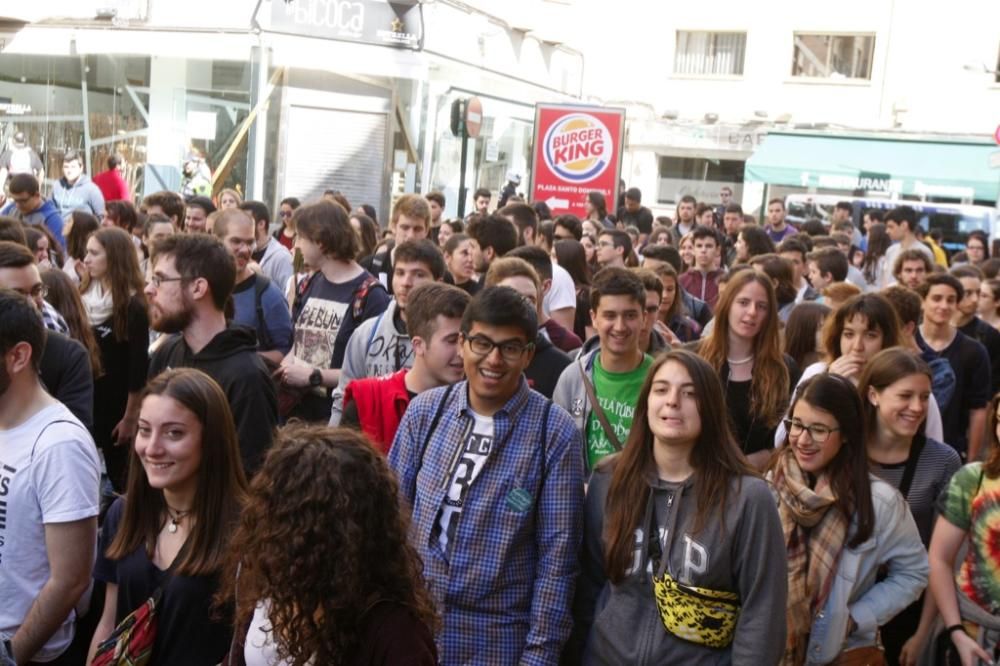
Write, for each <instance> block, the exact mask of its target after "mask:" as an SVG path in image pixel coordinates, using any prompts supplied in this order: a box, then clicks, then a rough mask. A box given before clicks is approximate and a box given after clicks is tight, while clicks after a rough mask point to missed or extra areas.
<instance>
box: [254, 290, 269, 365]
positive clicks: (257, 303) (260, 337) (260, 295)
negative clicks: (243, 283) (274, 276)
mask: <svg viewBox="0 0 1000 666" xmlns="http://www.w3.org/2000/svg"><path fill="white" fill-rule="evenodd" d="M270 284H271V280H270V278H268V277H267V276H266V275H257V276H256V277H255V278H254V282H253V298H254V308H255V311H256V313H257V343H258V345H257V346H258V347H261V348H263V349H265V350H268V349H273V348H274V345H273V344H272V343H273V340H271V333H270V331H268V330H267V318H266V317H265V316H264V292H265V291H267V287H268V285H270Z"/></svg>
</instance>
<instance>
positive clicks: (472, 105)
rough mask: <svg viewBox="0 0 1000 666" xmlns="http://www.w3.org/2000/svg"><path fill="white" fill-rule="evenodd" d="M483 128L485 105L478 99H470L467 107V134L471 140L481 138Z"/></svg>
mask: <svg viewBox="0 0 1000 666" xmlns="http://www.w3.org/2000/svg"><path fill="white" fill-rule="evenodd" d="M482 126H483V103H482V102H480V101H479V98H478V97H470V98H469V101H468V102H467V103H466V105H465V134H466V136H468V137H469V138H470V139H475V138H476V137H477V136H479V130H480V128H482Z"/></svg>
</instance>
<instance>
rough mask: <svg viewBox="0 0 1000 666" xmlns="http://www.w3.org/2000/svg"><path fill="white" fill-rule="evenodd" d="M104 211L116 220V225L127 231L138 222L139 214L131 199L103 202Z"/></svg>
mask: <svg viewBox="0 0 1000 666" xmlns="http://www.w3.org/2000/svg"><path fill="white" fill-rule="evenodd" d="M104 212H105V214H106V215H108V216H109V217H111V218H112V219H113V220H114V221H115V222H116V226H118V227H121V228H122V229H125V230H127V231H129V232H131V231H132V228H133V227H135V226H136V225H138V224H139V216H138V214H137V213H136V210H135V206H133V205H132V202H131V201H127V200H125V199H116V200H112V201H106V202H105V203H104Z"/></svg>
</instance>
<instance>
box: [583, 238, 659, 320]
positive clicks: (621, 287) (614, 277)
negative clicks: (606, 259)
mask: <svg viewBox="0 0 1000 666" xmlns="http://www.w3.org/2000/svg"><path fill="white" fill-rule="evenodd" d="M621 233H624V232H621ZM602 296H631V297H632V298H633V299H635V302H636V303H638V304H639V307H643V306H645V304H646V287H644V286H643V284H642V280H641V279H639V276H638V275H636V274H635V273H633V272H632V271H630V270H629V269H627V268H620V267H618V266H609V267H608V268H602V269H601V270H599V271H598V272H597V275H595V276H594V283H593V284H592V285H591V288H590V309H591V310H592V311H594V312H597V308H598V306H599V305H600V304H601V297H602Z"/></svg>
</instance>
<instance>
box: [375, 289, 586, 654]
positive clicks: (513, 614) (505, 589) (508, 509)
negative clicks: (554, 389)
mask: <svg viewBox="0 0 1000 666" xmlns="http://www.w3.org/2000/svg"><path fill="white" fill-rule="evenodd" d="M537 334H538V321H537V318H536V315H535V312H534V310H533V309H532V308H531V307H530V305H529V304H527V303H526V302H525V301H524V300H523V299H522V297H521V296H519V295H518V294H517V293H516V292H515V291H513V290H512V289H509V288H506V287H493V288H488V289H485V290H484V291H482V292H480V293H479V294H478V295H477V296H476V297H475V298H474V299H473V300H472V302H471V303H470V304H469V307H468V309H467V310H466V312H465V316H464V317H463V319H462V358H463V361H464V365H465V374H466V377H467V380H466V381H464V382H461V383H458V384H454V385H451V386H446V387H440V388H436V389H433V390H430V391H426V392H424V393H421V394H420V395H419V396H417V397H416V398H415V399H414V400H413V402H411V403H410V406H409V408H408V409H407V411H406V414H405V415H404V416H403V421H402V423H400V426H399V430H398V431H397V433H396V439H395V441H394V442H393V445H392V450H391V451H390V453H389V464H390V466H391V467H392V468H393V469H394V470H395V471H396V473H397V475H398V476H399V485H400V494H401V496H402V497H403V498H404V499H405V501H406V502H407V503H408V504H409V505H410V506H412V508H413V519H412V523H411V525H410V534H409V537H410V542H411V544H412V545H413V546H414V547H415V548H416V549H417V551H418V552H419V553H420V557H421V559H422V560H423V563H424V576H425V577H426V579H427V583H428V586H429V587H430V590H431V592H432V594H433V595H434V598H435V601H436V603H437V604H438V608H439V609H440V611H441V613H442V617H443V627H442V629H441V632H440V633H439V635H438V636H437V643H438V650H439V653H440V655H441V663H442V664H446V665H448V664H469V663H481V664H491V665H496V666H502V665H504V664H555V663H558V661H559V654H560V652H561V650H562V646H563V643H564V642H565V641H566V639H567V638H568V636H569V633H570V629H571V626H572V618H571V615H570V609H571V605H572V599H573V593H574V589H575V584H576V577H577V572H578V568H579V565H578V560H577V557H578V553H579V546H580V539H581V536H582V529H583V525H582V515H583V514H582V511H583V455H582V446H583V445H582V442H581V440H580V434H579V431H578V430H577V428H576V427H575V426H574V425H573V421H572V419H571V418H570V416H569V414H567V413H566V412H565V411H564V410H563V409H562V408H561V407H559V406H557V405H553V404H552V403H551V402H550V401H548V400H546V399H545V398H544V397H543V396H542V395H540V394H539V393H536V392H535V391H532V390H531V389H529V388H528V385H527V383H526V381H525V379H524V377H523V372H524V369H525V368H526V367H527V366H528V364H529V363H530V362H531V357H532V354H533V351H534V349H533V342H534V340H535V337H536V335H537Z"/></svg>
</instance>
